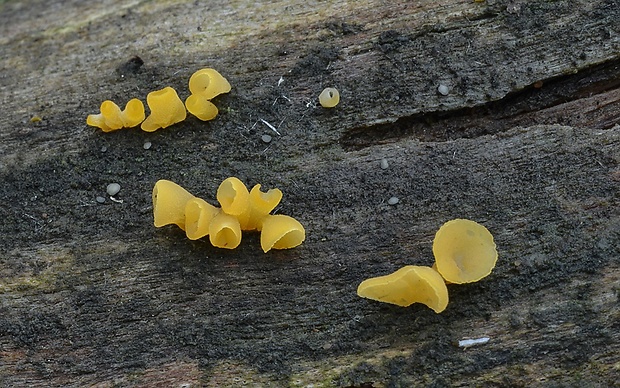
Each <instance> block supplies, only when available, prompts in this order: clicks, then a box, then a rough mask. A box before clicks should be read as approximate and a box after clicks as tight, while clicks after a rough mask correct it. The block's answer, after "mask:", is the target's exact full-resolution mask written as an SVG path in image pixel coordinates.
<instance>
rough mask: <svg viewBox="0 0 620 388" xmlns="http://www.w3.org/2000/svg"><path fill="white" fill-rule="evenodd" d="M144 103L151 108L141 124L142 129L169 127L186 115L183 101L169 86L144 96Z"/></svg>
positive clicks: (150, 130) (183, 118)
mask: <svg viewBox="0 0 620 388" xmlns="http://www.w3.org/2000/svg"><path fill="white" fill-rule="evenodd" d="M146 103H147V104H148V105H149V108H150V109H151V114H150V116H149V117H147V118H146V120H144V121H143V122H142V125H141V128H142V130H143V131H146V132H153V131H156V130H158V129H159V128H166V127H169V126H171V125H172V124H176V123H178V122H180V121H183V120H185V117H186V116H187V112H186V111H185V105H183V101H181V99H180V98H179V96H178V94H177V92H176V90H174V89H173V88H171V87H170V86H168V87H165V88H163V89H161V90H156V91H154V92H150V93H149V94H148V95H147V96H146Z"/></svg>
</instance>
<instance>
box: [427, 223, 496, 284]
mask: <svg viewBox="0 0 620 388" xmlns="http://www.w3.org/2000/svg"><path fill="white" fill-rule="evenodd" d="M433 254H434V255H435V264H436V266H437V271H438V272H439V273H440V274H441V276H443V277H444V279H446V281H448V282H450V283H456V284H462V283H471V282H477V281H478V280H480V279H482V278H484V277H485V276H487V275H489V274H490V273H491V270H492V269H493V267H495V263H496V262H497V250H496V248H495V242H494V241H493V236H492V235H491V233H490V232H489V231H488V230H487V228H485V227H484V226H482V225H480V224H479V223H477V222H474V221H470V220H464V219H456V220H452V221H448V222H446V223H445V224H443V225H442V226H441V228H439V230H438V231H437V233H436V234H435V240H433Z"/></svg>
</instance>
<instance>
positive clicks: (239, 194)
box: [216, 177, 250, 218]
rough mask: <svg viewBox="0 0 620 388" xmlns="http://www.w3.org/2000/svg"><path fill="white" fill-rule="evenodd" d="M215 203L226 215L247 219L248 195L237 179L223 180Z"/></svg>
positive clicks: (246, 189)
mask: <svg viewBox="0 0 620 388" xmlns="http://www.w3.org/2000/svg"><path fill="white" fill-rule="evenodd" d="M216 197H217V201H218V202H219V203H220V205H222V210H223V211H224V213H226V214H230V215H233V216H238V217H239V216H240V217H243V218H247V217H248V216H249V214H248V213H249V210H250V193H249V192H248V188H247V187H245V185H244V184H243V182H241V180H239V178H235V177H230V178H227V179H225V180H224V181H223V182H222V183H221V184H220V187H218V189H217V194H216Z"/></svg>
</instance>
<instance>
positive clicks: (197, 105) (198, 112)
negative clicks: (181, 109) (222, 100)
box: [185, 94, 218, 121]
mask: <svg viewBox="0 0 620 388" xmlns="http://www.w3.org/2000/svg"><path fill="white" fill-rule="evenodd" d="M185 107H186V108H187V111H188V112H189V113H191V114H193V115H194V116H196V117H198V118H199V119H200V120H202V121H209V120H213V119H214V118H215V116H217V112H218V110H217V107H216V106H215V105H213V103H212V102H211V101H209V100H207V99H206V98H205V97H203V96H202V95H200V94H192V95H191V96H189V97H187V99H186V100H185Z"/></svg>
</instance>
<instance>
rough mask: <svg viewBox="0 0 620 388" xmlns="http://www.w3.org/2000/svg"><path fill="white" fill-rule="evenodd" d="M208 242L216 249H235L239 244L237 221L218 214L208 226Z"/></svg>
mask: <svg viewBox="0 0 620 388" xmlns="http://www.w3.org/2000/svg"><path fill="white" fill-rule="evenodd" d="M209 240H210V241H211V245H213V246H214V247H217V248H226V249H235V248H237V247H238V246H239V244H240V243H241V226H240V225H239V220H238V219H237V218H236V217H235V216H232V215H230V214H226V213H224V212H219V213H218V214H217V215H216V216H215V217H213V219H212V220H211V223H210V224H209Z"/></svg>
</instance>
